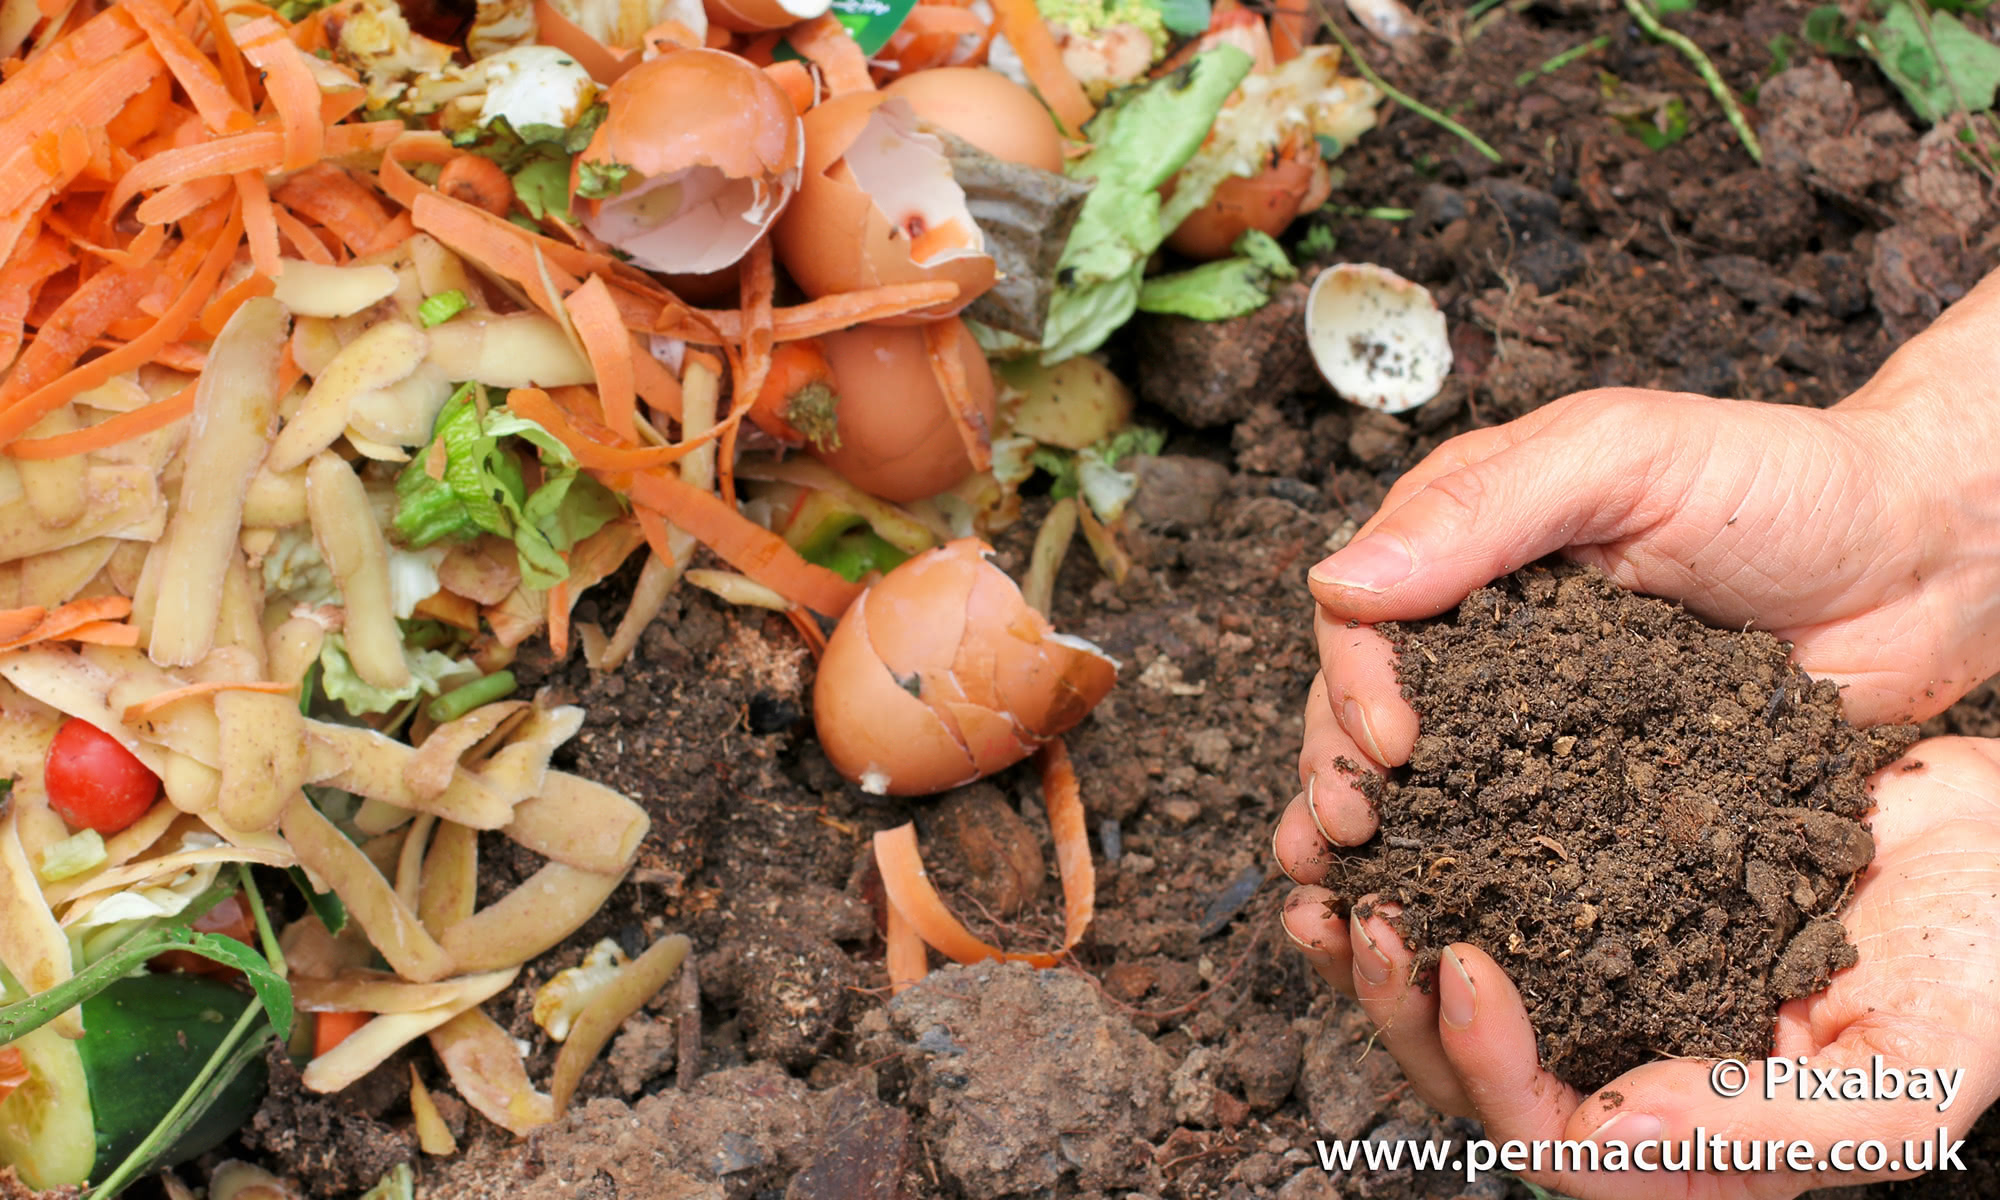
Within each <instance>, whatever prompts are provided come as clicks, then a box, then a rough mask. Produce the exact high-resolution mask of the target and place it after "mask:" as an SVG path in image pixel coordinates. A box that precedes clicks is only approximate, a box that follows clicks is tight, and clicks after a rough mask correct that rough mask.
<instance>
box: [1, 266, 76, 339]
mask: <svg viewBox="0 0 2000 1200" xmlns="http://www.w3.org/2000/svg"><path fill="white" fill-rule="evenodd" d="M74 261H75V259H74V258H73V257H72V256H71V255H70V252H69V251H68V250H67V249H66V248H64V246H63V243H62V239H61V238H59V237H56V236H55V235H53V234H47V233H44V234H41V235H39V236H37V237H36V239H35V240H34V241H33V242H32V243H30V245H29V247H28V249H27V251H26V252H25V253H23V254H22V255H20V256H19V257H18V258H16V259H14V260H12V261H10V262H9V263H8V264H7V266H6V267H5V268H4V269H0V369H5V368H6V367H7V366H9V365H10V364H12V363H13V361H14V355H15V353H16V352H18V351H19V350H20V348H21V335H22V332H23V330H24V327H25V322H26V321H27V317H28V310H29V309H30V308H32V307H34V303H35V296H36V295H37V294H38V293H39V292H40V291H41V289H42V284H43V283H44V282H46V281H47V280H48V278H49V276H51V275H54V274H55V273H56V272H58V271H61V270H63V269H64V268H66V267H68V266H69V265H70V264H71V263H72V262H74Z"/></svg>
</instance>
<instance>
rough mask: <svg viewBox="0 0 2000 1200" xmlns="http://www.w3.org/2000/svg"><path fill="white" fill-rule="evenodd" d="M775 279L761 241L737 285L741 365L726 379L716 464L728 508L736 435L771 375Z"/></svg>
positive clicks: (733, 479) (765, 242)
mask: <svg viewBox="0 0 2000 1200" xmlns="http://www.w3.org/2000/svg"><path fill="white" fill-rule="evenodd" d="M776 275H777V273H776V271H775V269H774V268H773V266H772V262H771V240H770V239H769V238H761V239H759V240H758V242H757V244H756V245H754V246H752V247H751V248H750V253H749V255H748V256H747V257H746V258H744V260H743V274H742V278H741V280H740V281H739V285H738V286H739V291H740V295H741V296H742V305H743V362H742V364H741V366H740V367H739V368H738V369H737V370H736V371H734V372H732V373H731V375H730V377H729V379H730V383H729V412H728V414H727V416H728V418H729V419H728V420H725V421H724V422H723V426H724V428H723V430H722V446H721V449H720V450H719V451H718V452H717V457H716V463H715V466H716V478H717V480H718V481H719V482H720V483H721V485H722V498H723V499H724V500H726V501H728V502H729V503H731V504H734V503H736V431H737V430H738V429H739V428H740V427H741V423H742V420H743V417H744V416H745V415H747V414H748V412H749V410H750V409H751V408H752V407H753V406H754V405H755V404H756V400H757V394H758V393H759V392H760V391H762V390H763V388H764V380H765V379H766V378H767V377H768V376H769V375H770V373H771V351H772V348H773V347H774V346H775V344H776V341H777V339H776V335H775V333H774V329H775V326H776V318H775V317H773V316H772V309H771V304H772V297H773V296H774V294H775V293H776V291H777V286H778V285H777V278H776Z"/></svg>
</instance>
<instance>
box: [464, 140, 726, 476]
mask: <svg viewBox="0 0 2000 1200" xmlns="http://www.w3.org/2000/svg"><path fill="white" fill-rule="evenodd" d="M479 161H481V162H485V161H486V160H485V159H480V160H479ZM758 244H759V245H763V244H764V243H762V242H760V243H758ZM563 307H564V308H565V309H566V310H568V312H569V319H570V322H571V324H573V325H574V326H575V327H576V336H577V339H578V340H579V341H581V342H582V343H583V350H584V353H585V354H586V355H588V356H589V358H590V369H591V372H592V374H594V375H596V376H597V394H598V396H599V398H600V399H601V400H602V402H603V404H604V419H605V422H606V423H607V424H609V425H610V426H611V432H612V433H614V434H616V435H617V436H618V437H620V438H622V439H623V440H625V441H627V442H637V441H638V440H639V426H638V424H637V420H636V418H637V415H638V411H639V393H638V390H637V385H636V383H635V382H634V376H633V369H632V358H633V355H632V335H631V334H629V333H627V332H625V324H624V322H623V321H621V320H619V317H618V306H617V305H616V304H615V303H613V302H612V299H611V292H610V290H609V289H607V288H606V287H605V286H604V278H603V276H601V275H592V276H591V277H590V278H589V279H587V280H585V281H584V284H583V286H582V287H580V288H578V289H576V290H575V291H573V292H571V293H570V294H569V296H568V297H567V298H566V299H565V300H564V301H563Z"/></svg>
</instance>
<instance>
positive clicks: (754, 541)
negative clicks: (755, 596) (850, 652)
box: [604, 471, 861, 617]
mask: <svg viewBox="0 0 2000 1200" xmlns="http://www.w3.org/2000/svg"><path fill="white" fill-rule="evenodd" d="M629 478H630V483H629V485H628V486H622V487H621V486H620V485H621V484H623V483H624V482H625V481H624V479H622V478H619V477H618V476H616V475H613V476H612V477H611V478H609V479H606V480H604V482H605V483H606V484H607V485H609V486H610V487H611V488H613V489H614V490H617V491H624V492H627V493H628V494H630V495H631V497H632V499H633V500H634V501H635V502H637V503H639V504H643V505H645V506H646V507H648V508H651V509H653V510H654V511H655V512H657V513H659V514H660V515H661V516H663V517H665V518H666V519H667V520H669V521H672V522H673V523H674V524H675V525H678V526H680V527H681V528H682V529H685V530H686V531H687V532H688V533H690V534H692V535H694V539H695V540H696V541H698V542H700V543H701V544H702V545H704V546H707V547H708V548H709V549H710V550H713V551H714V552H715V553H716V556H717V557H719V558H721V559H722V560H723V561H724V562H726V563H728V564H729V565H730V566H732V567H735V568H736V569H737V570H739V571H741V572H743V573H744V574H745V575H748V576H749V577H750V578H752V579H754V580H756V581H757V582H758V583H761V584H763V585H764V586H765V587H767V588H770V589H771V590H772V591H774V592H776V593H778V594H779V595H780V596H783V597H784V598H785V599H787V600H790V601H791V602H792V603H794V604H803V605H805V606H806V607H807V608H810V609H812V610H813V611H814V612H816V613H820V614H822V615H825V616H829V617H837V616H839V615H840V614H841V613H843V612H845V611H847V606H848V605H849V604H851V603H853V601H854V598H855V597H856V596H858V595H860V594H861V588H860V587H859V586H858V585H856V584H852V583H849V582H847V581H846V580H845V579H842V578H841V577H840V576H838V575H836V574H834V573H833V572H832V571H829V570H827V569H826V568H825V567H822V566H818V565H816V564H814V563H809V562H807V561H806V560H805V559H803V558H800V557H799V553H798V551H796V550H794V549H792V548H791V547H790V546H788V545H786V544H785V539H783V538H781V537H779V536H778V535H777V534H775V533H772V532H771V531H770V530H768V529H766V528H764V527H763V526H762V525H759V524H757V523H756V522H755V521H752V520H751V519H750V518H748V517H746V516H744V515H743V514H742V513H740V512H738V511H737V510H736V506H735V505H733V504H725V503H724V502H723V500H722V498H721V497H719V496H716V495H713V494H712V493H709V492H705V491H702V490H701V489H700V488H697V487H691V486H689V485H688V484H685V483H683V482H681V480H680V479H679V477H678V476H674V475H669V474H667V473H665V472H660V471H649V472H644V473H640V474H635V475H632V476H630V477H629Z"/></svg>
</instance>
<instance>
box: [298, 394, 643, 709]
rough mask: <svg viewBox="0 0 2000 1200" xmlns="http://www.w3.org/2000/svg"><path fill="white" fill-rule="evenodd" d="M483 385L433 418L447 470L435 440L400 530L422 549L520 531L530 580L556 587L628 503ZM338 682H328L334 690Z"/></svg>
mask: <svg viewBox="0 0 2000 1200" xmlns="http://www.w3.org/2000/svg"><path fill="white" fill-rule="evenodd" d="M483 399H484V397H483V394H482V393H481V389H480V388H479V387H478V385H476V384H466V385H465V386H463V387H461V388H459V390H458V391H457V392H456V393H454V394H453V395H452V398H451V399H450V400H449V401H447V402H446V404H445V406H444V408H443V410H442V411H440V412H439V413H438V419H437V423H436V424H435V425H434V426H433V427H432V428H433V433H432V440H433V444H437V443H442V445H443V447H444V449H443V454H444V471H443V477H442V478H437V479H433V478H432V477H431V474H430V471H429V469H428V464H429V463H430V461H431V459H432V456H433V455H434V454H436V453H437V451H435V450H433V449H430V448H426V449H425V450H424V451H422V452H420V453H419V454H418V455H417V456H416V457H415V458H414V459H412V460H411V462H410V465H409V466H407V467H405V468H404V469H403V473H402V474H401V475H399V476H397V478H396V516H395V518H394V520H393V522H392V524H393V525H394V527H395V530H396V533H397V535H398V536H399V537H401V538H402V540H403V541H404V542H405V543H407V544H408V545H410V546H412V547H416V548H418V549H421V548H422V547H424V546H428V545H430V544H431V543H433V542H436V541H438V540H440V539H442V538H447V537H451V538H472V537H477V536H478V535H480V534H482V533H491V534H494V535H496V536H499V537H504V538H508V539H511V540H512V541H513V543H514V549H515V553H516V557H517V558H518V560H519V563H520V568H521V582H522V583H524V584H525V585H527V586H528V587H529V588H531V589H536V590H546V589H548V588H551V587H554V586H555V585H556V584H558V583H561V582H562V581H563V580H565V579H567V578H569V566H568V564H567V563H565V562H564V561H563V555H564V554H565V553H567V552H568V551H569V550H570V549H571V548H572V547H574V546H575V545H576V544H577V543H578V542H580V541H582V540H583V539H584V538H587V537H589V536H590V535H591V534H593V533H596V532H597V531H598V530H599V529H601V528H603V527H604V525H605V524H606V523H607V522H609V521H611V520H612V519H613V518H615V517H617V516H618V515H619V514H620V513H621V512H623V511H624V508H623V505H622V503H621V502H620V501H619V499H618V497H617V496H616V495H614V494H613V493H612V492H611V491H610V489H608V488H606V487H605V486H604V485H603V484H601V483H599V482H597V481H596V480H595V479H593V478H591V477H590V476H588V475H585V474H584V473H583V472H582V470H581V469H580V468H579V467H578V466H577V462H576V457H575V456H574V455H572V454H571V453H570V452H569V449H568V447H566V446H564V445H563V444H562V443H561V442H560V441H558V440H557V439H556V437H555V435H553V434H551V433H550V432H549V431H548V430H546V429H543V428H542V427H541V426H540V425H537V424H536V423H535V422H533V421H530V420H528V419H527V418H526V417H522V416H518V415H516V414H515V413H513V412H510V411H508V410H507V409H505V408H492V409H487V408H486V407H485V405H484V404H483V403H482V401H483ZM509 438H514V439H519V441H520V442H525V443H527V444H528V446H529V447H531V448H532V449H533V451H534V452H535V453H536V454H537V455H538V457H539V459H540V462H541V468H542V483H541V485H540V486H539V487H537V488H536V489H535V490H534V491H533V492H530V491H529V490H528V486H527V479H526V475H525V474H524V472H523V471H522V467H521V459H520V457H519V455H520V453H521V452H522V451H521V450H519V449H517V445H516V443H514V442H510V441H507V440H506V439H509ZM331 690H332V689H331V687H329V688H328V692H329V694H331Z"/></svg>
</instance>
